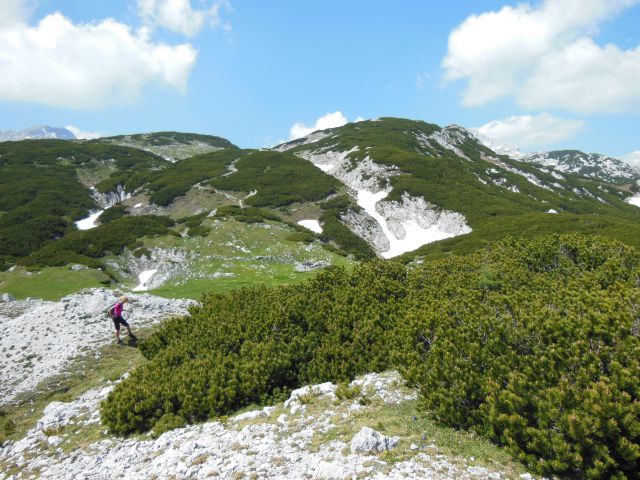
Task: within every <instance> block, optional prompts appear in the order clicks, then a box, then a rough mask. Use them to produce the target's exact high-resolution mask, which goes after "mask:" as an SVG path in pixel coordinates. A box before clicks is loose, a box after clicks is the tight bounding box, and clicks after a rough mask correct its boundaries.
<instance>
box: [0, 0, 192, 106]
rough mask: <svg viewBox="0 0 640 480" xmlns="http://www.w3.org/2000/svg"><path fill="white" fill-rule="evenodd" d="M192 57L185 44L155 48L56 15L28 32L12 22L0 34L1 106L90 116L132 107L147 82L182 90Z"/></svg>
mask: <svg viewBox="0 0 640 480" xmlns="http://www.w3.org/2000/svg"><path fill="white" fill-rule="evenodd" d="M12 3H13V0H12ZM17 3H18V4H19V3H20V2H17ZM2 8H5V4H3V7H2ZM1 13H2V11H0V16H2V15H1ZM196 57H197V52H196V50H195V49H194V48H193V47H192V46H191V45H189V44H179V45H167V44H164V43H157V42H154V41H153V40H152V39H151V38H150V34H149V30H148V29H146V28H143V29H140V30H138V31H134V30H132V29H131V28H130V27H129V26H128V25H125V24H122V23H119V22H117V21H115V20H111V19H107V20H103V21H100V22H95V23H88V24H75V23H73V22H72V21H70V20H69V19H67V18H66V17H64V16H63V15H62V14H61V13H59V12H57V13H54V14H51V15H48V16H46V17H44V18H43V19H42V20H41V21H40V22H39V23H38V24H37V25H33V26H31V25H29V24H28V23H27V22H26V20H24V19H19V18H17V17H14V20H13V22H12V23H9V24H5V25H3V27H2V28H0V70H1V71H2V75H0V101H22V102H36V103H42V104H45V105H50V106H55V107H69V108H75V109H96V108H100V107H104V106H107V105H112V104H126V103H130V102H132V101H135V100H137V99H138V98H139V97H140V95H141V92H142V89H143V88H144V87H145V86H146V85H148V84H151V83H156V84H164V85H167V86H169V87H171V88H174V89H177V90H179V91H185V89H186V86H187V80H188V78H189V74H190V72H191V69H192V67H193V65H194V64H195V61H196Z"/></svg>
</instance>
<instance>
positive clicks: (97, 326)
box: [0, 288, 193, 404]
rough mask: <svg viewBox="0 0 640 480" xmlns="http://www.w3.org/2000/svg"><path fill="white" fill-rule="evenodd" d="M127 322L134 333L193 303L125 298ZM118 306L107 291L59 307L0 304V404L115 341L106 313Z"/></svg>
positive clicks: (78, 296)
mask: <svg viewBox="0 0 640 480" xmlns="http://www.w3.org/2000/svg"><path fill="white" fill-rule="evenodd" d="M127 296H128V297H129V299H130V301H131V303H130V304H126V306H125V314H124V316H125V318H126V319H127V320H128V321H129V322H130V324H131V327H132V330H133V331H134V332H135V330H136V328H137V327H142V326H148V325H151V324H154V323H157V322H159V321H161V320H162V319H165V318H167V317H171V316H176V315H184V314H186V313H187V307H188V306H189V305H190V304H191V303H193V301H192V300H181V299H178V300H170V299H166V298H161V297H156V296H153V295H148V294H142V295H136V294H132V295H127ZM116 301H117V296H116V294H115V292H113V291H110V290H107V289H105V288H99V289H91V290H85V291H83V292H80V293H75V294H73V295H69V296H67V297H64V298H63V299H62V300H60V301H59V302H49V301H45V300H33V299H28V300H17V301H12V302H0V326H1V327H2V332H3V333H2V335H1V336H0V354H1V355H2V357H3V359H4V361H2V362H0V404H2V403H7V402H10V401H11V400H13V399H15V397H16V396H17V395H18V394H19V393H21V392H26V391H29V390H32V389H33V388H35V387H36V385H37V384H38V383H40V381H42V380H44V379H46V378H48V377H51V376H53V375H57V374H60V373H63V372H64V371H65V369H66V367H67V366H68V363H69V361H70V360H71V359H72V358H73V357H76V356H77V355H80V354H82V353H85V352H94V351H95V350H96V349H97V348H98V347H100V346H101V345H104V344H106V343H108V342H111V341H113V323H112V321H111V319H110V318H109V317H108V316H107V314H106V310H107V309H108V308H109V307H110V306H112V305H113V304H114V303H115V302H116Z"/></svg>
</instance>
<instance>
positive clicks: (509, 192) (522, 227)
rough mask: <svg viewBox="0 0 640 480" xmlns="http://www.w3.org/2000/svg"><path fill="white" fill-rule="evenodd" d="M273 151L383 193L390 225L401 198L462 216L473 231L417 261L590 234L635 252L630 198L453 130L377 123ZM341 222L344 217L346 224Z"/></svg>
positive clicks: (638, 218) (431, 247) (639, 220)
mask: <svg viewBox="0 0 640 480" xmlns="http://www.w3.org/2000/svg"><path fill="white" fill-rule="evenodd" d="M276 149H278V150H282V151H289V152H292V153H294V154H295V155H298V156H300V157H302V158H306V159H308V160H309V161H311V162H313V163H314V164H316V165H318V166H319V167H320V168H323V169H325V170H326V171H327V172H328V173H329V174H331V175H333V176H335V177H336V178H338V179H340V180H341V181H343V182H344V183H346V184H347V185H348V186H350V187H351V188H352V192H357V191H358V190H361V189H366V190H369V191H373V192H375V191H386V192H388V195H387V196H386V198H384V200H382V201H379V202H378V203H377V205H376V208H377V209H378V210H379V211H382V212H383V213H384V212H385V211H386V210H388V211H391V213H389V214H388V215H387V214H385V215H386V217H387V218H386V219H387V221H388V222H389V223H392V222H394V221H396V222H397V221H406V220H405V219H402V218H401V219H399V220H398V219H394V217H393V209H394V208H393V207H396V206H397V205H402V204H403V201H404V200H403V196H405V195H408V196H409V198H423V199H424V200H426V201H427V202H428V203H429V204H432V205H433V206H434V207H433V209H434V210H435V211H443V210H444V211H453V212H458V213H460V214H462V215H463V216H464V218H465V219H466V221H467V222H468V225H469V226H470V227H471V229H472V230H473V231H472V232H471V233H468V234H466V235H460V236H455V237H454V238H450V239H446V240H442V241H440V242H436V243H431V244H428V245H425V246H423V247H422V248H420V249H419V250H418V251H417V252H416V253H419V254H423V255H436V256H439V255H442V254H444V253H449V252H458V253H464V252H470V251H472V250H474V249H476V248H478V247H479V246H480V245H481V243H482V241H484V240H498V239H500V238H504V236H505V235H530V234H531V233H538V234H542V233H553V232H567V231H577V232H585V233H589V232H594V229H595V232H597V233H598V234H602V235H605V236H609V237H611V238H621V239H623V240H624V241H625V242H629V243H630V244H632V245H636V246H640V243H639V242H640V240H638V239H640V236H638V233H640V230H638V228H639V226H640V211H639V210H638V209H637V208H635V207H632V206H629V205H628V204H626V203H625V202H624V199H625V198H626V197H627V196H628V195H629V193H628V192H624V191H621V190H619V189H617V188H616V187H615V186H613V185H609V184H606V183H603V182H601V181H593V180H590V179H586V178H584V177H579V176H576V175H572V174H562V175H561V174H559V173H557V172H555V171H554V170H551V169H549V168H546V167H539V166H536V165H533V164H529V163H526V162H520V161H516V160H513V159H511V158H509V157H506V156H501V155H497V154H495V153H494V152H493V151H491V150H490V149H488V148H487V147H485V146H484V145H482V144H481V143H480V142H479V141H478V140H477V139H476V138H475V137H474V136H473V135H472V134H470V133H469V132H468V131H467V130H465V129H463V128H461V127H459V126H456V125H452V126H449V127H445V128H441V127H439V126H437V125H433V124H428V123H425V122H419V121H412V120H404V119H396V118H382V119H379V120H374V121H363V122H358V123H352V124H347V125H345V126H344V127H339V128H335V129H330V130H325V131H322V132H316V133H314V134H312V135H311V136H309V138H306V139H301V140H296V141H293V142H290V143H287V144H283V145H280V146H278V147H276ZM354 197H355V195H354ZM354 200H355V198H354ZM406 203H407V202H406V201H404V204H406ZM556 215H557V216H556ZM347 216H348V215H347V214H346V213H345V212H341V218H342V219H343V220H344V219H345V217H347ZM370 243H371V242H370ZM378 252H380V250H379V249H378Z"/></svg>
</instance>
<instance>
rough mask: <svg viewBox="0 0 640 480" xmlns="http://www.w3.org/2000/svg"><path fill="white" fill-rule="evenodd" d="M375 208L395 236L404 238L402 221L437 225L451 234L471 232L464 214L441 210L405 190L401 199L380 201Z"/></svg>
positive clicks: (424, 225) (439, 228)
mask: <svg viewBox="0 0 640 480" xmlns="http://www.w3.org/2000/svg"><path fill="white" fill-rule="evenodd" d="M376 210H377V211H378V212H379V213H380V214H381V215H382V216H383V217H384V218H385V220H386V221H387V225H388V227H389V230H390V231H391V233H393V235H394V236H395V237H396V238H399V239H404V238H405V235H406V233H405V229H404V227H403V225H402V224H403V223H406V222H409V221H414V222H415V223H417V224H418V225H420V227H422V228H425V229H426V228H431V227H433V226H434V225H437V227H438V230H440V231H442V232H445V233H448V234H451V235H462V234H465V233H469V232H471V228H469V226H468V225H467V223H466V220H465V218H464V215H462V214H460V213H457V212H452V211H449V210H443V209H441V208H438V207H436V206H435V205H432V204H430V203H429V202H427V201H425V199H424V198H422V197H412V196H411V195H409V194H407V193H406V192H405V193H403V195H402V201H401V202H397V201H381V202H378V203H377V205H376Z"/></svg>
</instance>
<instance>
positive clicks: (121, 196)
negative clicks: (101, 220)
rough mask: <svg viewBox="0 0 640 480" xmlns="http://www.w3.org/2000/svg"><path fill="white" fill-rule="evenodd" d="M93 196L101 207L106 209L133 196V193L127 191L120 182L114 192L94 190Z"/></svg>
mask: <svg viewBox="0 0 640 480" xmlns="http://www.w3.org/2000/svg"><path fill="white" fill-rule="evenodd" d="M91 196H92V197H93V198H94V200H95V201H96V202H97V203H98V205H100V207H101V208H103V209H105V208H109V207H113V206H114V205H116V204H118V203H120V202H124V201H125V200H126V199H127V198H129V197H131V193H130V192H127V191H125V189H124V187H123V186H122V185H121V184H118V186H117V187H116V189H115V190H114V191H113V192H106V193H100V192H98V191H97V190H93V192H92V193H91Z"/></svg>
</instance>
